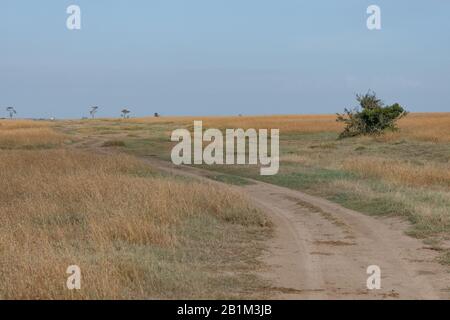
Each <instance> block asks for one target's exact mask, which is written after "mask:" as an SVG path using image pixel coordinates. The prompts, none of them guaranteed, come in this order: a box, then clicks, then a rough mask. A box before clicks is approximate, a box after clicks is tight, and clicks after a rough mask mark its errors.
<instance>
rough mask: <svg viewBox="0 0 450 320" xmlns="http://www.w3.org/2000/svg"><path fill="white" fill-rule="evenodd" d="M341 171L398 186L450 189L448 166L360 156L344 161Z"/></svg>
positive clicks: (449, 170) (449, 168)
mask: <svg viewBox="0 0 450 320" xmlns="http://www.w3.org/2000/svg"><path fill="white" fill-rule="evenodd" d="M343 169H345V170H347V171H351V172H355V173H357V174H359V175H360V176H362V177H364V178H381V179H384V180H386V181H389V182H393V183H396V184H399V185H409V186H419V187H427V186H433V185H440V186H447V187H450V164H447V165H445V164H439V165H438V164H436V163H427V164H424V165H417V164H413V163H411V162H409V161H400V160H387V159H383V158H379V157H367V156H365V157H364V156H361V157H353V158H350V159H348V160H345V161H344V163H343Z"/></svg>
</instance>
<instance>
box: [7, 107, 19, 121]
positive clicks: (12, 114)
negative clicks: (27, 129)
mask: <svg viewBox="0 0 450 320" xmlns="http://www.w3.org/2000/svg"><path fill="white" fill-rule="evenodd" d="M6 111H7V112H8V113H9V118H10V119H12V118H13V117H14V115H15V114H16V113H17V112H16V110H15V109H14V108H13V107H8V108H6Z"/></svg>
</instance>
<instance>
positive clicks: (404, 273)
mask: <svg viewBox="0 0 450 320" xmlns="http://www.w3.org/2000/svg"><path fill="white" fill-rule="evenodd" d="M146 161H148V162H149V163H150V164H151V165H152V166H154V167H156V168H159V169H161V170H165V171H168V172H171V173H173V174H181V175H185V176H191V177H197V178H206V177H208V176H211V175H212V173H211V172H210V171H207V170H202V169H197V168H192V167H184V166H181V167H176V166H174V165H172V164H171V163H168V162H165V161H161V160H157V159H155V158H151V157H150V158H146ZM251 182H252V183H253V184H251V185H248V186H245V187H235V188H238V189H240V191H242V192H245V193H246V194H247V195H248V197H249V198H250V199H251V200H252V201H253V202H254V203H255V204H256V205H257V206H259V207H260V208H261V209H262V210H264V211H265V212H266V213H267V214H268V215H269V216H270V217H271V218H272V221H273V222H274V224H275V237H274V238H273V239H271V241H270V242H269V243H268V244H267V246H268V248H269V250H268V252H267V254H266V256H265V257H264V260H265V263H266V265H267V266H268V267H267V270H266V271H265V272H264V273H263V274H262V276H263V277H264V278H266V279H268V280H270V282H271V283H272V285H273V287H274V292H275V293H274V296H273V298H276V299H448V298H449V297H450V291H449V288H450V273H449V272H448V269H447V268H446V267H444V266H442V265H440V264H438V263H437V262H436V257H437V253H436V252H435V251H433V250H432V248H429V247H427V246H425V245H424V244H423V243H422V242H421V241H420V240H417V239H413V238H411V237H408V236H407V235H405V233H404V230H405V229H406V228H407V224H406V223H405V222H402V221H400V220H399V219H392V218H389V219H386V218H373V217H369V216H366V215H364V214H361V213H358V212H355V211H352V210H348V209H345V208H343V207H341V206H339V205H337V204H334V203H332V202H329V201H327V200H324V199H321V198H317V197H313V196H310V195H306V194H304V193H302V192H298V191H294V190H290V189H287V188H283V187H278V186H275V185H271V184H267V183H263V182H258V181H254V180H252V181H251ZM371 265H377V266H379V267H380V269H381V289H380V290H368V289H367V285H366V282H367V278H368V277H369V275H368V274H367V273H366V272H367V268H368V267H369V266H371Z"/></svg>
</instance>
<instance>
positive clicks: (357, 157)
mask: <svg viewBox="0 0 450 320" xmlns="http://www.w3.org/2000/svg"><path fill="white" fill-rule="evenodd" d="M194 120H203V124H204V127H206V128H219V129H227V128H243V129H246V128H255V129H260V128H261V129H270V128H277V129H280V172H279V174H277V175H275V176H260V175H259V168H258V167H255V166H246V165H233V166H226V165H224V166H217V165H216V166H204V167H202V169H206V170H209V171H210V172H211V173H212V174H211V175H210V176H209V181H208V180H204V179H198V180H197V179H190V178H186V177H183V176H178V175H174V174H171V173H169V172H166V171H161V170H159V169H158V168H155V167H153V166H152V165H151V163H149V162H147V161H146V159H150V158H151V159H155V158H156V159H159V160H161V161H170V152H171V149H172V147H173V145H174V143H173V142H171V141H170V135H171V132H172V130H175V129H179V128H187V129H192V126H193V121H194ZM399 128H400V130H399V131H397V132H388V133H385V134H384V135H380V136H371V137H369V136H361V137H354V138H348V139H338V135H339V133H340V132H341V131H342V129H343V127H342V124H340V123H337V122H336V116H333V115H291V116H264V117H263V116H241V117H196V118H193V117H158V118H150V117H149V118H136V119H91V120H67V121H48V122H46V121H31V120H0V167H1V168H0V189H1V190H2V192H1V193H0V200H1V206H0V253H1V254H0V282H1V283H2V285H1V286H0V298H2V299H172V298H187V299H190V298H200V299H205V298H210V299H220V298H223V299H232V298H238V299H241V298H256V299H260V298H270V297H272V295H273V291H274V290H275V289H274V288H273V284H272V283H271V282H270V281H268V280H267V279H264V278H262V277H260V276H259V274H260V273H261V272H262V271H263V270H264V269H265V268H266V266H265V264H264V261H263V260H262V259H261V257H262V256H263V254H264V252H265V250H266V244H267V243H268V242H270V240H271V237H273V223H272V221H271V219H270V217H268V216H267V215H265V214H264V212H262V211H261V210H260V208H258V207H256V206H254V204H253V203H252V202H251V201H250V200H249V199H248V198H247V197H246V195H245V194H243V193H242V192H238V191H237V190H236V189H235V186H241V185H249V184H251V183H252V182H251V181H252V180H259V181H264V182H267V183H270V184H274V185H279V186H282V187H287V188H290V189H293V190H300V191H302V192H305V193H307V194H311V195H313V196H318V197H321V198H325V199H328V200H330V201H332V202H334V203H337V204H340V205H342V206H343V207H346V208H349V209H353V210H356V211H358V212H361V213H364V214H367V215H371V216H376V217H380V216H389V217H391V216H395V217H399V218H401V219H403V220H405V221H407V222H408V229H407V230H406V232H407V234H408V236H410V237H414V238H418V239H420V241H423V243H424V245H427V246H429V247H431V248H433V250H435V251H436V252H438V253H439V254H438V257H437V260H438V261H437V262H439V263H441V264H443V265H450V245H449V244H450V113H423V114H419V113H412V114H409V115H408V116H407V117H405V118H403V119H401V120H400V122H399ZM249 179H250V180H249ZM250 187H251V186H250ZM393 245H395V244H393ZM74 264H76V265H79V266H80V267H81V270H82V274H83V280H82V284H83V289H82V290H79V291H70V290H67V287H66V279H67V274H66V269H67V267H68V266H69V265H74ZM448 268H449V271H450V266H449V267H448Z"/></svg>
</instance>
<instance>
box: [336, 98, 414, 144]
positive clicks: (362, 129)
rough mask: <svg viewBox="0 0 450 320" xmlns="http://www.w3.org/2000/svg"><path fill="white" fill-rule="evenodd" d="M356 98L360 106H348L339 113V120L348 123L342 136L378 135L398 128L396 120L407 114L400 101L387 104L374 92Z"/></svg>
mask: <svg viewBox="0 0 450 320" xmlns="http://www.w3.org/2000/svg"><path fill="white" fill-rule="evenodd" d="M356 100H357V101H358V102H359V107H356V108H354V109H352V110H350V109H347V108H346V109H345V110H344V113H343V114H339V113H338V114H337V116H338V117H337V121H338V122H343V123H345V125H346V127H345V129H344V131H343V132H342V133H341V134H340V138H346V137H354V136H358V135H376V134H382V133H383V132H384V131H386V130H392V131H395V130H398V128H397V125H396V122H397V121H398V120H399V119H400V118H402V117H404V116H405V115H406V114H407V112H406V110H405V109H403V107H402V106H401V105H399V104H398V103H395V104H393V105H391V106H385V105H384V103H383V102H382V101H381V100H380V99H378V98H377V96H376V94H375V93H374V92H370V91H369V92H368V93H366V94H364V95H357V96H356Z"/></svg>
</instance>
